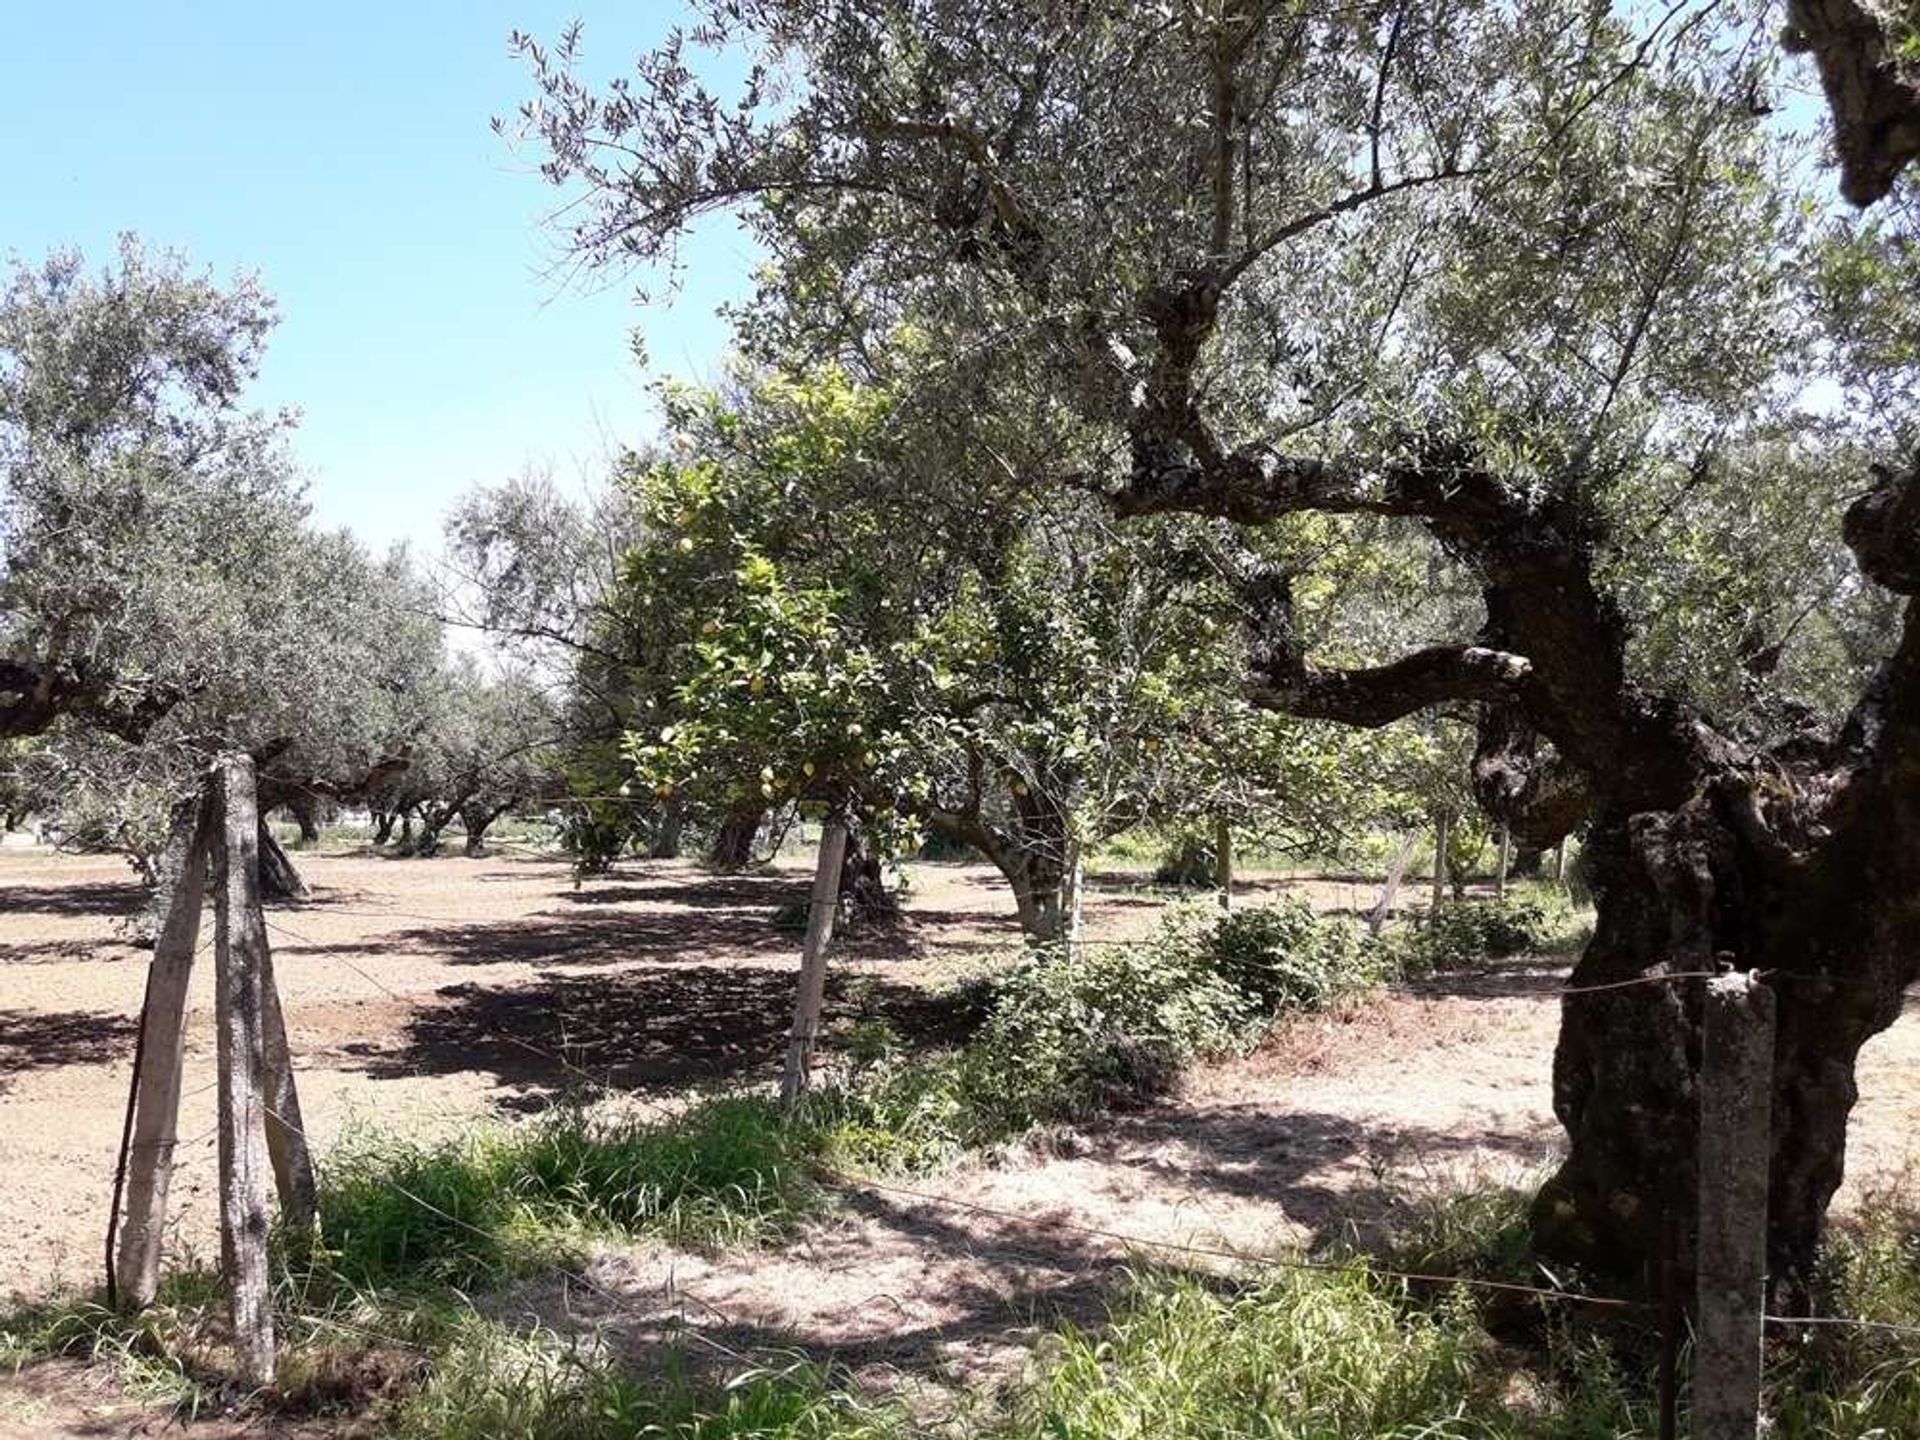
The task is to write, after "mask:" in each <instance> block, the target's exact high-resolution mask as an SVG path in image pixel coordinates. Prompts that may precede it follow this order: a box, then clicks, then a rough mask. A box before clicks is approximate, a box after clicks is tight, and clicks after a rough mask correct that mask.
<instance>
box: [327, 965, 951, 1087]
mask: <svg viewBox="0 0 1920 1440" xmlns="http://www.w3.org/2000/svg"><path fill="white" fill-rule="evenodd" d="M794 984H795V972H794V971H793V970H789V969H786V968H780V969H773V968H767V969H758V968H751V967H744V966H716V965H687V966H673V967H671V968H664V967H662V968H652V967H649V968H635V969H630V970H622V971H618V972H613V973H608V974H597V975H573V974H562V973H559V972H555V971H543V972H541V973H540V974H539V975H538V976H537V977H536V978H535V979H534V980H533V982H532V983H530V984H526V985H517V986H514V987H513V988H511V989H498V988H495V987H491V986H483V985H455V986H449V987H448V988H446V989H444V990H442V991H440V992H439V1001H440V1003H438V1004H435V1005H433V1006H432V1007H431V1008H428V1009H425V1010H422V1011H420V1012H419V1013H417V1014H415V1015H413V1016H412V1017H411V1018H410V1019H408V1021H407V1022H406V1030H405V1034H404V1036H403V1037H402V1038H401V1039H400V1040H399V1041H398V1042H397V1043H395V1044H390V1045H378V1044H374V1043H366V1044H358V1045H349V1046H347V1047H346V1050H347V1053H348V1054H350V1055H356V1056H360V1057H363V1059H364V1063H365V1069H366V1073H367V1074H369V1075H370V1076H372V1077H374V1078H376V1079H405V1078H411V1077H416V1076H420V1075H450V1074H459V1073H463V1072H466V1071H474V1070H480V1071H486V1072H488V1073H490V1074H492V1075H493V1076H494V1078H495V1080H496V1082H497V1083H498V1084H499V1085H501V1086H502V1087H506V1088H511V1089H515V1090H518V1091H520V1092H522V1093H521V1095H520V1096H519V1097H518V1098H517V1099H516V1100H514V1101H512V1102H511V1103H513V1104H515V1105H516V1106H519V1107H521V1108H537V1107H538V1106H540V1105H542V1104H545V1103H546V1102H548V1101H550V1100H551V1099H553V1098H555V1097H556V1096H558V1095H561V1094H563V1093H566V1092H569V1091H577V1090H579V1089H581V1088H582V1087H583V1086H586V1087H590V1086H596V1085H598V1086H606V1087H609V1088H612V1089H617V1090H629V1091H637V1092H641V1093H648V1092H658V1091H669V1092H670V1091H678V1090H683V1089H685V1088H686V1087H688V1086H689V1085H700V1084H709V1083H715V1082H721V1081H727V1082H742V1083H746V1082H752V1081H756V1080H764V1079H767V1078H770V1077H771V1076H773V1075H776V1074H778V1073H779V1069H780V1065H781V1062H782V1060H783V1059H784V1057H785V1054H786V1042H787V1032H788V1029H789V1027H790V1026H791V1024H792V1021H793V999H794ZM865 1019H883V1020H885V1021H887V1022H888V1023H889V1024H891V1025H892V1026H894V1028H895V1029H896V1030H898V1031H899V1032H900V1033H901V1034H902V1036H903V1037H904V1038H905V1039H906V1040H907V1041H908V1043H910V1044H912V1045H915V1046H925V1045H943V1044H953V1043H957V1042H958V1041H959V1040H961V1039H964V1038H965V1035H966V1033H967V1032H968V1029H969V1028H970V1026H971V1025H972V1024H973V1023H974V1019H975V1017H974V1014H973V1011H972V1008H971V1007H970V1005H969V1003H968V1001H967V999H966V997H963V996H955V997H952V998H948V997H944V996H940V995H934V994H930V993H929V992H927V991H925V990H922V989H919V988H917V987H914V986H910V985H900V984H894V983H890V982H886V981H882V980H876V979H873V978H872V977H870V976H859V975H850V974H847V973H845V972H842V973H839V974H830V975H829V976H828V980H827V1004H826V1010H825V1014H824V1029H825V1037H826V1043H827V1044H828V1045H831V1044H832V1043H833V1040H834V1038H835V1036H836V1035H838V1034H841V1033H844V1032H845V1031H846V1030H847V1029H848V1028H850V1027H851V1026H852V1025H853V1024H854V1023H856V1022H857V1021H859V1020H865Z"/></svg>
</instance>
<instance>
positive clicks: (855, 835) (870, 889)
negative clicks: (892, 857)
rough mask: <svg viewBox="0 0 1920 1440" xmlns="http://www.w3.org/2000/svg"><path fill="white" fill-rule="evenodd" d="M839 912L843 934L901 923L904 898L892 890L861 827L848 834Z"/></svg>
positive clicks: (841, 869) (883, 868)
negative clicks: (901, 901)
mask: <svg viewBox="0 0 1920 1440" xmlns="http://www.w3.org/2000/svg"><path fill="white" fill-rule="evenodd" d="M839 912H840V919H841V922H842V923H841V925H840V931H841V933H842V934H852V933H856V932H858V931H859V930H861V929H863V928H864V929H872V928H881V927H887V926H892V925H897V924H899V923H900V919H901V911H900V897H899V896H898V895H897V894H896V893H895V892H894V891H893V890H892V888H891V887H889V886H888V884H887V876H886V869H885V867H884V866H882V865H881V863H880V857H879V856H878V855H876V854H875V853H874V852H873V848H872V846H871V845H869V844H868V843H867V837H866V834H865V832H864V830H863V827H862V826H861V825H859V824H857V823H856V824H854V825H852V826H850V827H849V829H848V831H847V849H846V855H845V858H844V859H843V860H842V861H841V865H840V891H839Z"/></svg>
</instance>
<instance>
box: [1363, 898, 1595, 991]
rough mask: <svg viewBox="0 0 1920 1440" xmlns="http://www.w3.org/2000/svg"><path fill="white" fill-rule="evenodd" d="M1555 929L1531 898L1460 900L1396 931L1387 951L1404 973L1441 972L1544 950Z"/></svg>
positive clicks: (1544, 907) (1536, 902)
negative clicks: (1412, 925)
mask: <svg viewBox="0 0 1920 1440" xmlns="http://www.w3.org/2000/svg"><path fill="white" fill-rule="evenodd" d="M1557 928H1558V927H1557V924H1556V921H1555V920H1553V919H1551V918H1550V917H1549V915H1548V913H1547V907H1546V905H1545V904H1544V903H1543V902H1542V901H1540V900H1538V899H1536V898H1534V897H1532V896H1509V897H1508V898H1507V899H1505V900H1465V901H1457V902H1455V903H1454V904H1451V905H1443V906H1441V907H1440V909H1439V910H1438V911H1437V912H1435V913H1433V914H1432V915H1429V916H1427V917H1425V918H1424V919H1422V920H1420V921H1418V922H1416V925H1415V927H1414V928H1411V929H1407V930H1402V931H1399V932H1398V933H1396V934H1395V935H1394V936H1393V937H1392V938H1391V939H1390V940H1389V942H1388V949H1389V953H1390V954H1391V955H1392V957H1393V959H1394V961H1395V962H1396V963H1397V965H1398V967H1399V969H1400V970H1401V971H1402V972H1403V973H1404V974H1407V975H1410V976H1416V977H1417V976H1421V975H1433V974H1444V973H1446V972H1447V971H1451V970H1465V969H1468V968H1470V967H1472V966H1475V965H1480V964H1483V963H1485V962H1486V961H1488V960H1498V959H1503V958H1505V957H1507V956H1509V955H1520V954H1525V953H1527V952H1529V951H1538V950H1542V949H1545V948H1546V947H1547V946H1548V944H1549V943H1550V942H1551V941H1552V940H1553V938H1554V935H1555V932H1556V929H1557Z"/></svg>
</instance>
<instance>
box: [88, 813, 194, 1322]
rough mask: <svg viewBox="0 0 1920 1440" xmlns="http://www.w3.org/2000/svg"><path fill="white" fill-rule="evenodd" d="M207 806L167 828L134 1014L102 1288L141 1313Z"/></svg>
mask: <svg viewBox="0 0 1920 1440" xmlns="http://www.w3.org/2000/svg"><path fill="white" fill-rule="evenodd" d="M209 814H210V810H209V806H208V804H207V802H206V800H205V799H204V798H203V799H202V800H201V801H200V803H199V804H197V805H194V806H193V807H192V809H191V810H189V811H186V812H184V813H183V814H182V815H181V816H180V817H179V818H178V819H177V820H176V822H175V827H174V833H173V834H172V835H171V836H169V838H168V841H167V847H168V850H169V852H172V853H171V854H170V856H169V858H170V860H173V861H174V862H175V863H174V864H173V865H172V866H170V868H172V869H173V870H174V872H175V873H174V879H173V893H172V895H171V896H170V897H169V899H168V900H167V912H166V916H165V918H164V919H163V920H162V921H161V925H160V933H159V936H158V937H157V938H156V940H155V941H154V946H153V961H152V963H151V964H150V965H149V966H148V969H147V997H146V1003H145V1004H144V1005H143V1006H142V1007H141V1012H140V1041H139V1046H138V1050H137V1056H136V1059H135V1062H134V1063H135V1065H136V1066H137V1067H138V1071H139V1073H138V1075H137V1076H136V1077H135V1081H134V1095H133V1106H134V1108H133V1117H132V1119H133V1123H132V1125H131V1127H130V1128H129V1130H128V1134H127V1159H126V1165H127V1169H126V1202H125V1206H124V1208H123V1209H122V1210H121V1212H120V1217H121V1218H120V1229H119V1235H118V1237H117V1238H118V1245H117V1253H116V1254H115V1256H114V1269H113V1275H112V1282H111V1286H110V1288H112V1289H113V1290H114V1292H115V1294H114V1299H115V1302H116V1303H119V1304H125V1305H130V1306H132V1307H133V1308H135V1309H143V1308H145V1307H146V1306H148V1305H151V1304H152V1303H153V1297H154V1293H155V1292H156V1291H157V1290H158V1289H159V1285H160V1251H161V1247H162V1244H163V1242H164V1240H165V1238H166V1228H167V1189H168V1187H169V1186H170V1185H171V1184H172V1182H173V1151H174V1146H175V1145H177V1144H178V1143H179V1126H180V1085H181V1076H182V1074H183V1073H184V1070H185V1064H186V1046H187V1030H186V1013H187V986H188V982H189V981H190V980H191V979H192V978H193V952H194V949H195V947H196V946H198V944H199V942H200V913H201V909H202V907H203V905H204V902H205V898H206V890H207V850H208V846H209V842H210V839H211V836H210V834H209Z"/></svg>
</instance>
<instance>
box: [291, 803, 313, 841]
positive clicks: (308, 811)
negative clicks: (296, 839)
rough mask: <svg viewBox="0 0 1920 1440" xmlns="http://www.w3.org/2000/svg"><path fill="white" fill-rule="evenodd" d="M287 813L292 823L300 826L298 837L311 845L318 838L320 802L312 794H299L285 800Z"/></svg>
mask: <svg viewBox="0 0 1920 1440" xmlns="http://www.w3.org/2000/svg"><path fill="white" fill-rule="evenodd" d="M287 813H288V814H289V815H291V816H292V817H293V823H294V824H296V825H298V826H299V827H300V839H301V842H302V843H303V844H307V845H311V844H313V842H314V841H316V840H318V839H319V838H320V802H319V800H318V799H317V798H315V797H314V796H312V795H300V796H296V797H294V798H293V799H291V800H289V801H288V802H287Z"/></svg>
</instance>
